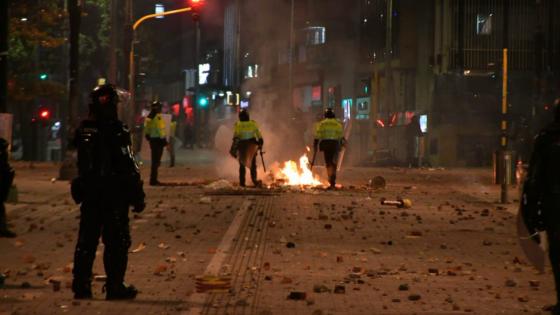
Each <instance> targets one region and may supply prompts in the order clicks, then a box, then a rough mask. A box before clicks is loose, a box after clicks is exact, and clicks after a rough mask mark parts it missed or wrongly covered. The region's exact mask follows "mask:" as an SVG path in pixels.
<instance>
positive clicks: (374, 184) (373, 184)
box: [368, 176, 387, 190]
mask: <svg viewBox="0 0 560 315" xmlns="http://www.w3.org/2000/svg"><path fill="white" fill-rule="evenodd" d="M386 185H387V182H386V181H385V178H384V177H383V176H375V177H374V178H372V179H370V180H369V182H368V186H369V187H370V188H372V189H374V190H381V189H385V186H386Z"/></svg>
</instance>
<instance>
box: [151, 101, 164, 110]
mask: <svg viewBox="0 0 560 315" xmlns="http://www.w3.org/2000/svg"><path fill="white" fill-rule="evenodd" d="M151 107H152V109H161V108H162V107H163V105H162V104H161V102H160V101H153V102H152V105H151Z"/></svg>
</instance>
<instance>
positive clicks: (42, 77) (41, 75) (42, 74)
mask: <svg viewBox="0 0 560 315" xmlns="http://www.w3.org/2000/svg"><path fill="white" fill-rule="evenodd" d="M48 77H49V75H48V74H46V73H41V74H40V75H39V79H41V80H42V81H45V80H46V79H47V78H48Z"/></svg>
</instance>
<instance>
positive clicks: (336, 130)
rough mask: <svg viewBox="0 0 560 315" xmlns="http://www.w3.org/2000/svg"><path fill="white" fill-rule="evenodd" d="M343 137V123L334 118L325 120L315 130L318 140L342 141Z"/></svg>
mask: <svg viewBox="0 0 560 315" xmlns="http://www.w3.org/2000/svg"><path fill="white" fill-rule="evenodd" d="M343 137H344V128H343V127H342V123H341V122H340V121H338V120H336V119H334V118H327V119H323V120H322V121H321V122H320V123H319V125H318V126H317V128H316V130H315V139H317V140H341V139H342V138H343Z"/></svg>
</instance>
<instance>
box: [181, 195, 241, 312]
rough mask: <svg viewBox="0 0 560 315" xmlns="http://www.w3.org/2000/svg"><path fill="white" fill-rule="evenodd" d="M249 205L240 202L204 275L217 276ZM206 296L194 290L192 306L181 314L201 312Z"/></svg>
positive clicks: (190, 301) (190, 302) (191, 298)
mask: <svg viewBox="0 0 560 315" xmlns="http://www.w3.org/2000/svg"><path fill="white" fill-rule="evenodd" d="M250 206H251V202H250V201H249V200H245V201H244V202H243V204H241V207H240V208H239V211H237V213H236V214H235V218H233V221H232V222H231V224H230V226H229V228H228V230H227V231H226V233H225V234H224V237H223V238H222V241H221V242H220V245H219V246H218V248H217V250H216V253H215V254H214V256H212V259H211V260H210V263H208V266H206V269H205V271H204V275H216V276H217V275H218V274H219V272H220V269H221V268H222V264H223V263H224V260H225V259H226V257H227V255H228V252H229V250H230V249H231V246H232V244H233V241H234V239H235V236H237V234H238V232H239V229H240V228H241V225H242V223H243V221H244V220H245V217H246V216H247V214H248V213H249V207H250ZM207 297H208V294H207V293H198V292H194V293H193V294H192V295H191V296H190V298H189V299H188V302H189V305H190V306H192V307H190V309H189V310H188V311H185V312H182V313H181V315H199V314H201V313H202V311H203V309H204V302H205V301H206V298H207Z"/></svg>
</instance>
